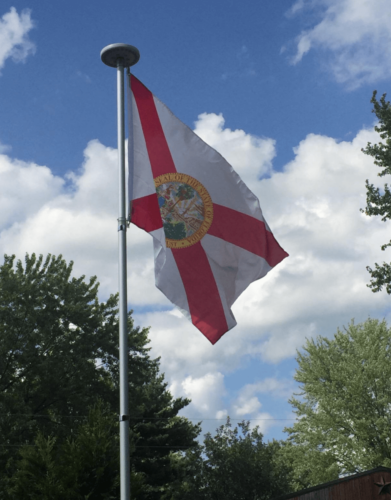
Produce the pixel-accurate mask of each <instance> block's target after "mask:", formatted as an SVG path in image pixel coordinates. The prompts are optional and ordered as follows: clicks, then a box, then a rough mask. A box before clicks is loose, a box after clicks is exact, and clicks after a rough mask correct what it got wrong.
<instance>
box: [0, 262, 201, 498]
mask: <svg viewBox="0 0 391 500" xmlns="http://www.w3.org/2000/svg"><path fill="white" fill-rule="evenodd" d="M72 266H73V263H72V262H71V263H70V264H67V263H66V262H65V261H64V260H63V259H62V257H61V256H59V257H53V256H50V255H49V256H47V257H46V259H43V257H42V256H40V257H38V258H37V257H36V255H35V254H33V255H31V256H28V255H27V256H26V259H25V266H23V264H22V262H21V261H18V262H17V263H16V264H15V258H14V257H13V256H12V257H9V256H5V261H4V264H3V265H2V266H0V445H1V446H0V470H1V471H3V470H6V465H7V463H8V464H9V466H8V469H7V470H8V476H9V477H12V475H13V474H15V473H16V468H15V467H16V465H15V464H16V458H17V453H18V450H19V448H20V447H22V446H23V445H31V444H33V443H34V442H35V441H36V439H38V437H39V436H41V437H40V439H41V441H40V442H43V441H42V439H43V440H46V442H47V443H49V441H48V440H50V439H55V441H50V443H55V445H53V453H56V450H57V448H56V447H61V446H63V443H64V442H66V440H67V439H70V438H72V436H74V435H75V434H76V433H77V432H78V429H80V428H81V427H80V426H81V425H82V424H84V423H85V417H86V416H88V412H89V409H91V408H93V407H94V406H96V404H97V402H98V400H102V401H104V402H105V404H106V405H108V408H109V410H107V411H110V412H111V415H112V418H113V420H114V421H115V423H116V426H117V425H118V416H116V414H117V413H118V408H119V402H118V399H119V396H118V393H119V387H118V367H119V360H118V314H117V313H118V311H117V297H116V296H114V295H112V296H110V297H109V298H108V300H107V301H106V302H99V300H98V286H99V285H98V283H97V280H96V277H93V278H91V279H90V280H89V281H88V282H86V281H85V277H84V276H82V277H80V278H74V277H71V274H72ZM128 340H129V356H130V362H129V379H130V385H129V398H130V427H131V445H132V456H131V463H132V468H133V469H134V471H135V472H136V473H138V474H140V475H141V476H142V477H144V479H145V484H144V486H143V491H142V493H140V495H139V498H140V499H142V500H144V499H145V500H146V499H151V500H152V499H155V498H156V499H157V498H160V495H161V491H163V490H164V488H165V485H166V484H167V483H168V482H169V481H170V480H171V478H172V477H173V474H174V471H173V470H172V468H171V467H170V463H171V461H170V460H171V459H170V454H171V453H173V452H177V450H178V449H186V448H187V447H190V446H194V445H195V441H194V440H195V438H196V437H197V435H198V433H199V428H198V426H194V425H192V424H191V423H190V422H189V421H188V420H186V419H185V418H182V417H179V416H178V412H179V411H180V410H181V409H182V408H183V407H185V406H186V405H187V404H188V400H185V399H181V398H178V399H173V398H172V396H171V394H170V393H169V392H168V390H167V384H166V383H165V382H164V377H163V376H162V375H161V374H160V373H159V360H158V359H155V360H154V359H151V358H150V356H149V350H150V349H149V347H148V342H149V341H148V330H147V329H140V328H134V326H133V320H132V318H131V315H130V314H129V317H128ZM25 456H26V453H25ZM9 477H8V478H9ZM6 479H7V478H6V477H5V476H4V475H3V474H1V475H0V491H2V484H1V482H2V481H3V482H4V481H6ZM102 498H103V497H102Z"/></svg>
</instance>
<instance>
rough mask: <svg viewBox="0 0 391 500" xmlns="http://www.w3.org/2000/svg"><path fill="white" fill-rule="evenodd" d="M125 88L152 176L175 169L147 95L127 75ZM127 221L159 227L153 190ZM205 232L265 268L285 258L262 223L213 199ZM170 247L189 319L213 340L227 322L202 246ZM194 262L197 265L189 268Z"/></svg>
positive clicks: (149, 228)
mask: <svg viewBox="0 0 391 500" xmlns="http://www.w3.org/2000/svg"><path fill="white" fill-rule="evenodd" d="M131 88H132V92H133V95H134V97H135V100H136V104H137V109H138V112H139V115H140V121H141V126H142V129H143V133H144V137H145V142H146V147H147V151H148V156H149V160H150V163H151V168H152V175H153V178H156V177H158V176H160V175H163V174H168V173H175V172H176V171H177V170H176V168H175V164H174V161H173V159H172V156H171V152H170V150H169V147H168V144H167V141H166V137H165V135H164V131H163V128H162V125H161V123H160V120H159V115H158V113H157V110H156V106H155V101H154V98H153V95H152V93H151V92H150V91H149V90H148V89H147V88H146V87H145V86H144V85H143V84H142V83H141V82H140V81H139V80H138V79H137V78H136V77H134V76H133V75H131ZM131 220H132V223H133V224H135V225H136V226H138V227H140V228H141V229H144V230H145V231H147V232H151V231H154V230H155V229H160V228H161V227H163V223H162V218H161V215H160V208H159V204H158V201H157V196H156V194H151V195H149V196H144V197H142V198H138V199H136V200H133V202H132V216H131ZM208 234H211V235H212V236H216V237H218V238H221V239H223V240H225V241H227V242H229V243H233V244H234V245H237V246H239V247H241V248H244V249H245V250H248V251H249V252H252V253H254V254H256V255H258V256H259V257H262V258H264V259H265V260H266V261H267V262H268V264H269V265H270V266H271V267H273V266H275V265H276V264H278V263H279V262H281V261H282V260H283V259H284V258H285V257H286V256H287V253H286V252H285V251H284V250H283V249H282V248H281V247H280V245H279V244H278V243H277V241H276V240H275V239H274V236H273V234H272V233H271V232H270V231H268V230H267V229H266V227H265V224H264V222H262V221H260V220H258V219H255V218H254V217H251V216H249V215H246V214H243V213H241V212H237V211H236V210H232V209H231V208H227V207H224V206H222V205H217V204H216V203H214V204H213V222H212V225H211V226H210V228H209V230H208ZM171 250H172V253H173V256H174V259H175V262H176V265H177V267H178V270H179V273H180V276H181V278H182V281H183V285H184V287H185V290H186V294H187V299H188V303H189V309H190V314H191V318H192V322H193V323H194V325H195V326H197V328H198V329H199V330H200V331H201V332H202V333H203V334H204V335H205V336H206V337H207V338H208V339H209V340H210V341H211V342H212V343H213V344H214V343H215V342H217V340H218V339H219V338H220V337H221V336H222V335H223V334H224V333H225V332H226V331H227V330H228V326H227V322H226V319H225V314H224V311H223V307H222V304H221V299H220V295H219V292H218V289H217V285H216V282H215V279H214V276H213V273H212V269H211V267H210V264H209V261H208V258H207V256H206V253H205V250H204V249H203V247H202V245H201V243H200V242H198V243H196V244H195V245H192V246H190V247H187V248H181V249H174V248H172V249H171ZM194 263H196V264H197V269H196V271H195V272H194ZM206 298H207V300H206Z"/></svg>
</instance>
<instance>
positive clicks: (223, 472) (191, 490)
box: [168, 418, 289, 500]
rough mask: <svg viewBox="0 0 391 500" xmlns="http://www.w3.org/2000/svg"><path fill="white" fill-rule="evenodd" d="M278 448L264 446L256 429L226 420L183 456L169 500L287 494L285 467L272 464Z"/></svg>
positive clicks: (253, 499) (245, 499) (250, 499)
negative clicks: (178, 481)
mask: <svg viewBox="0 0 391 500" xmlns="http://www.w3.org/2000/svg"><path fill="white" fill-rule="evenodd" d="M278 448H279V445H278V443H277V442H273V443H268V444H265V443H264V442H263V436H262V434H261V433H260V431H259V428H258V427H255V428H253V429H251V428H250V424H249V422H244V421H243V422H240V423H239V424H238V426H237V427H235V428H233V427H232V424H231V421H230V419H229V418H228V419H227V422H226V423H225V424H224V425H222V426H220V427H219V428H218V429H217V430H216V434H215V435H214V436H212V435H211V434H210V433H208V434H206V435H205V439H204V444H203V446H200V447H199V449H195V450H194V449H192V450H189V451H188V452H186V460H183V461H181V463H180V466H181V467H186V469H187V470H186V474H185V477H184V478H183V480H182V482H181V484H180V485H179V488H178V485H174V488H175V489H176V491H175V492H174V494H172V496H170V497H168V498H170V500H177V499H178V500H179V499H181V500H267V499H272V498H276V497H278V496H279V495H282V494H284V493H288V492H289V483H288V472H289V467H288V468H286V466H285V463H284V464H283V466H280V465H279V463H278V462H277V461H276V454H277V449H278Z"/></svg>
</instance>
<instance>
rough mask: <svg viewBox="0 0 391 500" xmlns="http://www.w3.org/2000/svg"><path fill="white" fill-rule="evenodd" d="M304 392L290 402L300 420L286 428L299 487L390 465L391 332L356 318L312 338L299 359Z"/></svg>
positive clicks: (298, 374) (288, 456)
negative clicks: (328, 333)
mask: <svg viewBox="0 0 391 500" xmlns="http://www.w3.org/2000/svg"><path fill="white" fill-rule="evenodd" d="M297 362H298V364H299V367H298V369H297V371H296V374H295V380H296V381H297V382H299V383H300V384H301V386H300V389H301V392H300V393H298V394H296V395H295V396H299V398H297V397H293V398H292V399H291V400H290V401H289V402H290V403H291V404H292V405H293V407H294V408H295V410H294V411H295V413H296V415H297V417H298V421H297V422H296V423H295V424H294V425H293V427H290V428H286V429H285V432H288V433H289V438H288V442H287V443H286V444H285V446H284V447H283V454H284V455H285V459H286V461H287V462H289V463H290V464H291V465H292V466H293V483H294V487H295V489H300V488H301V487H307V486H313V485H316V484H319V483H321V482H324V481H328V480H332V479H337V478H338V476H340V475H345V474H351V473H356V472H360V471H363V470H367V469H371V468H373V467H377V466H378V465H383V466H386V467H390V466H391V440H390V426H391V384H390V380H391V329H390V328H388V327H387V324H386V322H385V321H378V320H374V319H368V320H367V321H365V322H364V323H362V324H359V325H355V324H354V322H353V321H352V322H351V323H350V324H349V326H348V327H347V328H346V329H344V331H340V330H338V331H337V333H336V334H335V336H334V338H333V339H331V340H330V339H327V338H325V337H320V336H319V337H317V339H316V340H314V339H311V340H307V342H306V344H305V346H304V348H303V352H299V353H298V356H297Z"/></svg>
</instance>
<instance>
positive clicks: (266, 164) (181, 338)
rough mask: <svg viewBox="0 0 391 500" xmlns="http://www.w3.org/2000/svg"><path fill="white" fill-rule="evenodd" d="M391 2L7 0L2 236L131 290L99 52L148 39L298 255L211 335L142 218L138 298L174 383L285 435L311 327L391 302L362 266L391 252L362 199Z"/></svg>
mask: <svg viewBox="0 0 391 500" xmlns="http://www.w3.org/2000/svg"><path fill="white" fill-rule="evenodd" d="M390 16H391V4H390V3H389V2H388V0H371V1H370V2H369V1H367V0H298V1H294V0H280V1H279V2H259V1H256V0H242V1H241V2H233V1H231V0H226V1H222V0H214V1H205V0H199V1H198V2H181V1H179V0H170V1H169V0H168V1H165V2H156V1H155V2H152V1H149V0H143V1H140V0H137V1H133V2H124V1H112V2H111V3H110V4H108V3H107V2H101V1H100V0H97V1H95V2H75V1H69V2H67V3H66V4H65V3H64V4H61V5H60V4H59V3H58V2H50V1H48V0H39V2H38V1H37V0H31V1H29V2H28V1H27V2H19V1H14V2H12V3H10V4H8V5H7V4H6V3H4V2H3V3H2V7H1V8H0V73H1V74H0V153H2V154H0V252H1V253H3V254H4V253H15V254H16V255H17V256H18V257H21V258H23V255H24V254H25V252H33V251H35V252H37V253H43V254H47V253H49V252H50V253H53V254H59V253H62V254H63V255H64V257H65V258H66V259H67V260H70V259H73V260H74V261H75V274H86V275H95V274H96V275H98V278H99V280H100V282H101V285H102V286H101V297H102V299H104V298H105V297H107V294H108V293H112V292H115V291H116V289H117V260H116V259H117V227H116V217H117V164H116V149H115V148H116V141H117V139H116V133H117V132H116V80H115V79H116V76H115V70H113V69H110V68H108V67H106V66H105V65H103V64H102V63H101V61H100V56H99V54H100V51H101V49H102V48H103V47H104V46H106V45H108V44H110V43H117V42H123V43H130V44H133V45H136V46H137V47H138V49H139V50H140V53H141V59H140V62H139V63H138V64H137V66H135V67H134V68H133V71H134V73H135V75H136V76H137V77H138V78H139V79H141V80H142V81H143V82H144V83H145V84H146V85H147V86H148V87H149V88H150V89H151V90H152V91H153V92H154V93H155V95H157V96H158V97H159V98H160V99H161V100H162V101H163V102H165V103H166V104H167V105H168V106H169V108H170V109H171V110H172V111H173V112H174V113H175V114H176V115H177V116H178V117H179V118H180V119H181V120H182V121H184V122H185V123H186V124H187V125H189V126H190V127H192V128H193V129H195V131H196V132H197V133H198V134H199V135H200V136H201V137H202V138H203V139H204V140H205V141H206V142H208V143H209V144H211V145H212V146H213V147H215V148H216V149H217V150H218V151H220V152H221V153H222V154H223V156H225V157H226V158H227V160H228V161H230V162H231V164H232V165H233V166H234V168H235V169H236V170H237V171H238V173H239V174H240V175H241V176H242V178H243V179H244V180H245V182H246V183H247V184H248V185H249V187H250V188H251V189H252V190H253V191H254V192H255V193H256V194H257V196H258V197H259V198H260V202H261V207H262V209H263V212H264V215H265V218H266V220H267V221H268V223H269V225H270V226H271V229H272V230H273V232H274V234H275V236H276V238H277V239H278V241H279V242H280V243H281V245H282V246H283V247H284V248H285V249H286V250H287V252H288V253H289V254H290V257H289V259H286V261H284V262H283V263H282V264H281V265H279V266H278V267H277V268H276V269H274V270H273V271H272V272H271V273H270V274H269V275H268V277H267V278H265V279H264V280H261V281H260V282H257V283H255V284H253V285H251V286H250V287H249V289H248V290H247V291H246V292H245V293H244V294H243V295H242V297H241V298H240V299H239V300H238V302H237V304H236V305H235V306H234V309H233V310H234V314H235V316H236V318H237V321H238V326H237V327H236V328H235V329H234V330H232V331H230V332H229V333H227V334H226V335H225V336H224V337H223V338H222V339H221V340H220V341H219V342H218V343H217V344H216V345H215V346H213V347H212V346H211V345H210V344H209V343H208V342H207V341H206V340H205V339H204V337H203V336H202V335H201V334H200V333H199V332H198V331H197V330H196V329H195V328H194V327H193V326H192V325H191V324H189V323H188V322H187V321H186V320H185V319H184V318H183V317H182V316H181V314H180V313H179V312H177V311H176V310H175V309H172V307H171V305H170V303H169V302H168V301H167V300H166V299H165V297H164V296H162V295H161V294H160V292H159V291H158V290H156V289H155V287H154V277H153V252H152V241H151V238H150V237H149V236H148V235H146V234H144V233H142V232H141V231H139V230H137V229H136V228H131V229H130V231H129V233H128V235H129V251H128V259H129V260H128V262H129V307H131V308H132V309H134V311H135V318H136V321H137V322H138V323H139V324H141V325H142V326H149V325H150V326H151V327H152V328H151V345H152V352H153V355H156V356H161V364H162V370H163V371H164V372H165V374H166V378H167V381H168V383H169V386H170V388H171V390H172V392H173V393H174V394H175V395H176V396H179V395H183V396H187V397H189V398H191V399H192V403H191V405H190V406H189V407H188V408H187V409H186V411H185V414H186V415H187V416H189V417H192V418H195V419H203V420H204V422H205V424H204V429H205V430H210V429H213V428H214V427H216V426H217V425H218V424H219V423H220V422H222V421H223V420H219V419H224V418H225V416H226V415H227V414H229V415H230V416H231V417H232V418H233V419H243V418H244V419H250V420H251V421H252V423H253V424H254V425H255V424H259V425H260V427H261V429H262V431H263V432H264V433H265V437H266V439H272V438H273V437H275V438H278V439H279V438H282V437H284V434H283V433H282V429H283V427H284V426H285V425H289V424H290V423H292V420H289V419H292V418H294V416H293V415H292V413H291V407H290V405H289V404H288V403H287V400H288V399H289V397H290V395H291V394H292V391H293V390H294V389H295V384H294V382H293V378H292V377H293V374H294V371H295V368H296V362H295V353H296V349H300V348H301V346H302V345H303V343H304V342H305V338H310V337H313V336H317V335H324V336H332V335H333V334H334V333H335V331H336V328H337V327H338V326H339V327H341V328H342V327H343V325H346V324H347V323H348V322H349V321H350V320H351V319H352V318H355V320H356V321H357V322H358V321H363V320H365V319H366V318H367V317H368V316H371V317H376V318H383V317H386V318H388V317H389V315H390V308H389V298H388V296H387V295H386V294H385V293H381V294H373V293H372V292H371V291H370V290H369V289H368V288H367V287H366V283H367V282H368V274H367V272H366V270H365V267H366V266H367V265H372V264H373V263H374V262H382V261H383V260H384V259H386V260H388V259H389V256H388V255H387V252H386V253H382V252H381V251H380V250H379V248H380V245H381V244H382V243H385V242H386V241H388V240H389V230H388V227H387V225H386V224H384V223H381V222H380V221H378V220H375V219H368V218H367V217H365V216H364V215H363V214H361V213H360V211H359V209H360V208H361V207H363V206H364V205H365V179H367V178H370V179H371V180H372V181H373V182H376V173H377V172H376V168H375V167H374V166H373V164H372V161H371V158H368V157H366V156H365V155H363V154H362V153H361V151H360V149H361V148H362V147H365V145H366V143H367V142H368V141H371V142H374V141H377V136H376V134H375V133H374V132H373V125H374V118H375V117H374V115H373V114H371V104H370V102H369V101H370V98H371V96H372V91H373V90H374V89H377V90H378V91H379V93H380V94H382V93H383V92H387V91H389V87H390V82H391V69H390V68H391V64H390V59H391V27H390V25H389V22H388V20H389V19H390ZM388 252H389V250H388ZM280 419H286V420H280Z"/></svg>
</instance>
